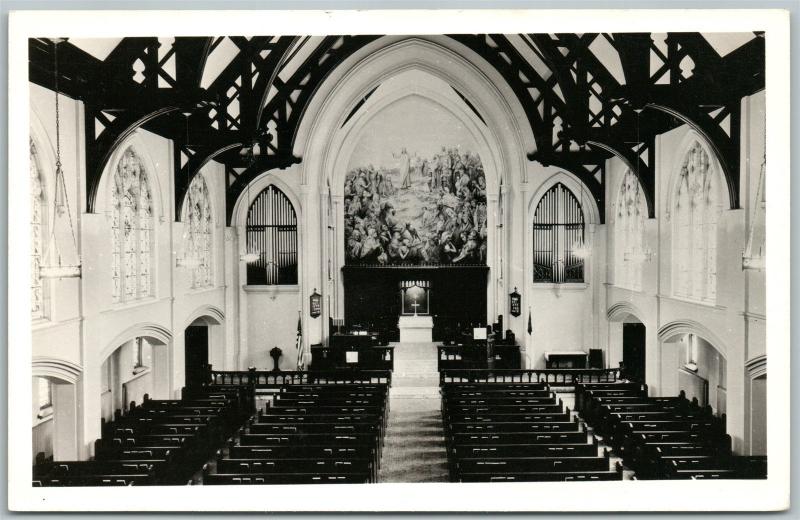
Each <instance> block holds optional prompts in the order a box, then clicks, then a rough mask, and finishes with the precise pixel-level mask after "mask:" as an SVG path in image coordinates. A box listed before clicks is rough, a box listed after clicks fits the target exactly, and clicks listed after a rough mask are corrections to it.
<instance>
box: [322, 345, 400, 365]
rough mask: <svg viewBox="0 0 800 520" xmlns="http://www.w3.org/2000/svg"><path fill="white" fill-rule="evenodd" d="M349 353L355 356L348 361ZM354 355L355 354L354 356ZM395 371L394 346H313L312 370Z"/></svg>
mask: <svg viewBox="0 0 800 520" xmlns="http://www.w3.org/2000/svg"><path fill="white" fill-rule="evenodd" d="M348 353H351V354H350V355H351V356H353V355H354V356H355V358H354V359H352V360H348V358H347V356H348ZM352 353H354V354H352ZM342 369H344V370H389V371H391V370H393V369H394V347H393V346H378V345H369V346H366V345H365V346H359V347H347V348H345V347H341V348H336V347H325V346H322V345H312V346H311V370H321V371H331V370H334V371H335V370H342Z"/></svg>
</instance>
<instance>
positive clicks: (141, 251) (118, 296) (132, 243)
mask: <svg viewBox="0 0 800 520" xmlns="http://www.w3.org/2000/svg"><path fill="white" fill-rule="evenodd" d="M112 182H113V184H112V187H111V205H110V206H111V208H110V209H111V266H112V280H111V282H112V300H113V301H114V303H125V302H130V301H133V300H139V299H142V298H147V297H149V296H151V295H152V294H153V277H152V270H153V242H154V218H153V214H154V208H153V196H152V188H151V180H150V175H149V173H148V170H147V168H146V167H145V165H144V161H143V160H142V158H141V157H140V155H139V153H138V152H137V150H136V149H135V148H134V147H133V146H129V147H127V148H126V149H125V150H124V151H123V153H122V155H121V156H120V158H119V161H118V162H117V164H116V165H115V168H114V172H113V180H112Z"/></svg>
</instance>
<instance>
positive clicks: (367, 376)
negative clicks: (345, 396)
mask: <svg viewBox="0 0 800 520" xmlns="http://www.w3.org/2000/svg"><path fill="white" fill-rule="evenodd" d="M206 380H207V381H208V382H209V384H212V385H249V386H254V387H256V388H271V387H279V386H283V385H302V384H316V383H321V384H340V385H346V384H357V383H386V384H388V385H391V384H392V371H391V370H309V371H300V370H280V371H273V370H256V369H254V368H251V369H249V370H211V369H210V367H209V371H208V377H207V378H206Z"/></svg>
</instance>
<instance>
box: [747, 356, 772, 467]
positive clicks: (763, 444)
mask: <svg viewBox="0 0 800 520" xmlns="http://www.w3.org/2000/svg"><path fill="white" fill-rule="evenodd" d="M745 368H746V369H747V391H746V405H747V412H748V413H747V417H746V419H745V420H746V421H747V428H746V429H745V435H746V436H747V438H746V447H747V451H748V454H749V455H766V454H767V357H766V356H759V357H757V358H755V359H752V360H751V361H749V362H748V363H747V364H746V365H745Z"/></svg>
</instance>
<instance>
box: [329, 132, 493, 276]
mask: <svg viewBox="0 0 800 520" xmlns="http://www.w3.org/2000/svg"><path fill="white" fill-rule="evenodd" d="M391 157H392V159H393V161H391V162H389V164H383V165H381V166H377V167H376V166H373V165H372V164H369V165H367V166H356V167H352V168H351V169H350V171H349V172H348V173H347V176H346V178H345V185H344V212H345V216H344V237H345V258H346V263H347V264H351V265H352V264H371V265H421V264H455V265H463V264H481V265H485V264H486V178H485V175H484V171H483V166H482V164H481V159H480V157H479V155H478V154H477V153H473V152H471V151H465V150H462V149H461V148H460V147H445V146H442V147H441V149H440V151H438V152H436V153H433V154H425V155H423V154H422V153H420V154H418V153H416V151H412V150H409V149H408V148H406V147H401V148H400V149H399V150H396V151H394V152H392V153H391Z"/></svg>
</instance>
